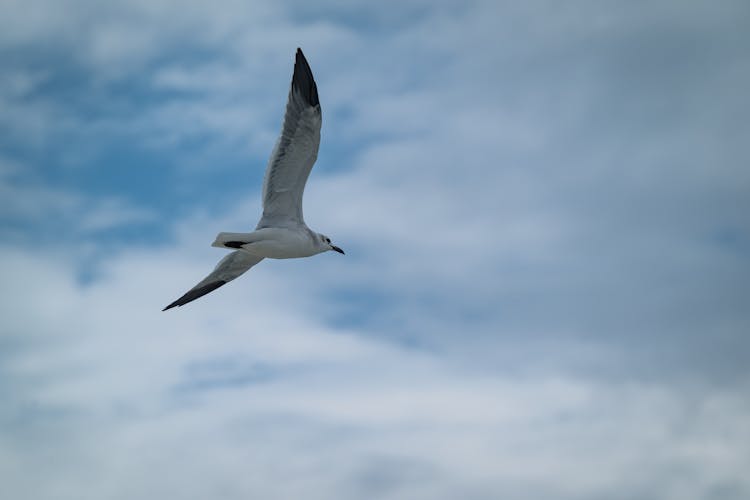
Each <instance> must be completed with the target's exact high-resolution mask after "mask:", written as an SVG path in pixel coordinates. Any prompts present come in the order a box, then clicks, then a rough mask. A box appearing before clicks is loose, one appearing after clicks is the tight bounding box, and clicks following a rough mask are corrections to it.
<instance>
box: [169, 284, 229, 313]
mask: <svg viewBox="0 0 750 500" xmlns="http://www.w3.org/2000/svg"><path fill="white" fill-rule="evenodd" d="M226 284H227V282H226V281H224V280H218V281H213V282H211V283H208V284H207V285H203V286H202V287H200V288H193V289H192V290H189V291H188V292H187V293H186V294H185V295H183V296H182V297H180V298H179V299H177V300H175V301H174V302H172V303H171V304H169V305H168V306H167V307H165V308H164V309H162V312H164V311H166V310H167V309H172V308H173V307H178V306H184V305H185V304H187V303H188V302H192V301H194V300H195V299H199V298H201V297H203V296H204V295H206V294H207V293H211V292H213V291H214V290H216V289H217V288H219V287H220V286H222V285H226Z"/></svg>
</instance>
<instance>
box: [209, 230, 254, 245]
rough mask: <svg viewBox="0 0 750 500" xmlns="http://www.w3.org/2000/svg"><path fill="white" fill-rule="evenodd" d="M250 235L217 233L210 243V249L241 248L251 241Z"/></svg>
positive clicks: (251, 235) (251, 236)
mask: <svg viewBox="0 0 750 500" xmlns="http://www.w3.org/2000/svg"><path fill="white" fill-rule="evenodd" d="M253 239H254V238H253V234H252V233H219V234H218V235H216V239H215V240H214V242H213V243H211V246H212V247H217V248H235V249H236V248H241V247H242V245H245V244H247V243H251V242H252V241H253Z"/></svg>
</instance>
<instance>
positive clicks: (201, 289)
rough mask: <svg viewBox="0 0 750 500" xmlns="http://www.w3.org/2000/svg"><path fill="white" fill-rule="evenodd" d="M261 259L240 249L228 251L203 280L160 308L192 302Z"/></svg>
mask: <svg viewBox="0 0 750 500" xmlns="http://www.w3.org/2000/svg"><path fill="white" fill-rule="evenodd" d="M261 260H263V257H255V256H253V255H250V254H249V253H247V252H243V251H240V250H237V251H235V252H232V253H230V254H229V255H227V256H226V257H224V258H223V259H221V260H220V261H219V263H218V264H217V265H216V267H215V268H214V270H213V272H211V274H209V275H208V276H206V277H205V278H204V279H203V281H201V282H200V283H198V284H197V285H195V286H194V287H193V288H191V289H190V290H188V291H187V292H186V293H185V295H183V296H182V297H180V298H179V299H177V300H175V301H174V302H172V303H171V304H169V305H168V306H167V307H165V308H164V309H162V311H166V310H167V309H171V308H173V307H176V306H184V305H185V304H187V303H188V302H192V301H194V300H195V299H198V298H200V297H203V296H204V295H206V294H207V293H210V292H213V291H214V290H216V289H217V288H219V287H220V286H222V285H225V284H227V283H229V282H230V281H232V280H233V279H235V278H236V277H238V276H240V275H242V273H244V272H245V271H247V270H248V269H250V268H251V267H253V266H254V265H255V264H257V263H258V262H260V261H261Z"/></svg>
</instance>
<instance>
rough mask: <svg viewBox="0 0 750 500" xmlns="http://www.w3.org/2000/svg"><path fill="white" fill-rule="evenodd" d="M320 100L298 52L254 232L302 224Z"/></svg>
mask: <svg viewBox="0 0 750 500" xmlns="http://www.w3.org/2000/svg"><path fill="white" fill-rule="evenodd" d="M320 124H321V113H320V101H319V100H318V89H317V87H316V86H315V80H314V79H313V74H312V71H311V70H310V65H309V64H307V60H306V59H305V56H304V55H303V54H302V51H301V50H300V49H297V56H296V60H295V63H294V76H293V77H292V85H291V88H290V90H289V99H288V100H287V104H286V114H285V115H284V125H283V126H282V129H281V136H279V139H278V141H277V142H276V146H275V147H274V149H273V153H271V158H270V159H269V160H268V167H267V168H266V175H265V178H264V179H263V216H262V217H261V219H260V222H258V227H257V229H261V228H264V227H296V226H299V225H301V224H304V218H303V217H302V193H303V191H304V190H305V183H306V182H307V177H308V176H309V175H310V170H311V169H312V166H313V164H314V163H315V159H316V158H317V157H318V146H319V145H320Z"/></svg>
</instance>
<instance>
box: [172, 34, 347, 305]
mask: <svg viewBox="0 0 750 500" xmlns="http://www.w3.org/2000/svg"><path fill="white" fill-rule="evenodd" d="M320 124H321V113H320V101H319V100H318V88H317V86H316V85H315V80H314V79H313V74H312V70H310V65H309V64H308V63H307V59H305V56H304V54H302V50H300V49H299V48H298V49H297V54H296V58H295V62H294V75H293V76H292V84H291V88H290V89H289V98H288V100H287V103H286V113H285V115H284V124H283V125H282V127H281V135H280V136H279V139H278V141H277V142H276V146H275V147H274V149H273V152H272V153H271V158H270V159H269V160H268V166H267V167H266V174H265V177H264V179H263V215H262V216H261V218H260V221H259V222H258V225H257V226H256V228H255V231H253V232H251V233H219V234H218V236H216V241H214V242H213V244H212V246H215V247H219V248H229V249H232V250H233V252H232V253H230V254H228V255H227V256H225V257H224V258H223V259H221V261H219V263H218V264H217V265H216V268H215V269H214V270H213V271H212V272H211V274H209V275H208V276H206V277H205V278H204V279H203V280H202V281H201V282H200V283H198V284H197V285H195V286H194V287H193V288H191V289H190V290H188V291H187V292H186V293H185V294H184V295H183V296H182V297H180V298H179V299H177V300H175V301H174V302H172V303H171V304H169V305H168V306H167V307H165V308H164V309H162V310H163V311H166V310H167V309H171V308H173V307H177V306H184V305H185V304H187V303H188V302H192V301H194V300H195V299H197V298H200V297H203V296H204V295H206V294H207V293H210V292H213V291H214V290H216V289H217V288H219V287H220V286H223V285H225V284H227V283H229V282H230V281H232V280H233V279H235V278H237V277H239V276H241V275H242V274H243V273H244V272H245V271H247V270H248V269H250V268H251V267H253V266H254V265H255V264H257V263H258V262H260V261H261V260H263V259H266V258H269V259H293V258H298V257H310V256H312V255H316V254H319V253H323V252H327V251H329V250H333V251H335V252H338V253H340V254H343V253H344V251H343V250H341V249H340V248H339V247H337V246H336V245H334V244H333V243H331V239H330V238H328V236H325V235H323V234H320V233H317V232H315V231H312V230H311V229H310V228H308V227H307V224H305V220H304V218H303V217H302V194H303V192H304V190H305V183H306V182H307V177H308V176H309V175H310V170H311V169H312V167H313V164H314V163H315V159H316V158H317V157H318V147H319V146H320Z"/></svg>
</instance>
